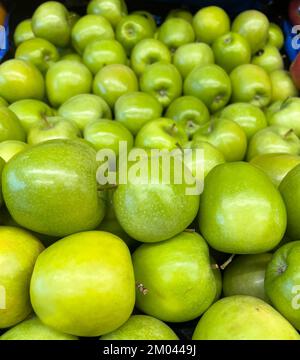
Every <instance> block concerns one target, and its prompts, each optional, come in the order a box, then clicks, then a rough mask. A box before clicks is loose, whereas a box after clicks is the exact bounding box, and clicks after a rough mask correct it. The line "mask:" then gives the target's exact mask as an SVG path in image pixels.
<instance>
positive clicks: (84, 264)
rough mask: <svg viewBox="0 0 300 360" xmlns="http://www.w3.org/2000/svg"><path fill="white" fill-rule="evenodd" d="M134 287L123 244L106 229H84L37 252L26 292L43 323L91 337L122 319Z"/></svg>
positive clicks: (130, 305) (129, 309)
mask: <svg viewBox="0 0 300 360" xmlns="http://www.w3.org/2000/svg"><path fill="white" fill-rule="evenodd" d="M81 210H82V209H81ZM41 284H43V286H41ZM134 288H135V282H134V273H133V267H132V262H131V257H130V253H129V250H128V248H127V246H126V244H125V243H124V242H123V241H122V240H121V239H120V238H118V237H117V236H115V235H112V234H110V233H106V232H102V231H90V232H83V233H78V234H73V235H70V236H68V237H66V238H64V239H62V240H60V241H58V242H56V243H55V244H53V245H51V246H50V247H49V248H47V249H46V250H45V251H44V252H43V254H42V255H41V256H39V258H38V260H37V262H36V265H35V268H34V271H33V274H32V279H31V286H30V296H31V303H32V306H33V308H34V311H35V313H36V314H37V316H38V317H39V318H40V319H41V321H42V322H43V323H44V324H45V325H47V326H50V327H52V328H54V329H56V330H58V331H62V332H64V333H67V334H72V335H77V336H89V337H91V336H100V335H103V334H106V333H109V332H111V331H114V330H116V329H117V328H119V327H120V326H122V325H123V324H124V323H125V322H126V321H127V320H128V318H129V317H130V315H131V313H132V310H133V306H134V300H135V294H134V291H135V290H134ZM99 309H101V311H99Z"/></svg>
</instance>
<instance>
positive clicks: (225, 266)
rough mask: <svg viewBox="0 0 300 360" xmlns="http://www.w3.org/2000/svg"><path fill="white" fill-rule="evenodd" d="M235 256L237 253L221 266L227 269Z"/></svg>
mask: <svg viewBox="0 0 300 360" xmlns="http://www.w3.org/2000/svg"><path fill="white" fill-rule="evenodd" d="M234 257H235V254H232V255H231V256H230V258H229V259H227V260H226V261H225V262H224V264H222V265H221V266H220V268H221V269H222V270H225V269H226V268H227V266H228V265H229V264H230V263H231V262H232V260H233V258H234Z"/></svg>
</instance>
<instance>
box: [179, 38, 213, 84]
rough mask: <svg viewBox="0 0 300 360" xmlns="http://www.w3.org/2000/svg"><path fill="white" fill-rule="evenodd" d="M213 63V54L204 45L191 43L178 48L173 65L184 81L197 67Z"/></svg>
mask: <svg viewBox="0 0 300 360" xmlns="http://www.w3.org/2000/svg"><path fill="white" fill-rule="evenodd" d="M213 63H214V53H213V51H212V49H211V48H210V47H209V46H208V45H207V44H205V43H191V44H185V45H182V46H180V47H179V48H178V49H177V50H176V51H175V53H174V56H173V64H174V65H175V66H176V67H177V69H178V70H179V72H180V73H181V75H182V77H183V78H184V79H185V78H186V77H187V76H188V74H189V73H190V72H191V71H192V70H193V69H195V68H196V67H197V66H205V65H210V64H213Z"/></svg>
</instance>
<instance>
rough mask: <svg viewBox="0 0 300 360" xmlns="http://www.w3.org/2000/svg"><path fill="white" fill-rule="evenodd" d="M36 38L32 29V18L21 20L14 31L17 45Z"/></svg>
mask: <svg viewBox="0 0 300 360" xmlns="http://www.w3.org/2000/svg"><path fill="white" fill-rule="evenodd" d="M33 38H34V33H33V31H32V26H31V19H25V20H23V21H21V22H20V23H19V24H18V25H17V27H16V29H15V32H14V43H15V46H16V47H17V46H19V45H20V44H21V43H22V42H23V41H26V40H30V39H33Z"/></svg>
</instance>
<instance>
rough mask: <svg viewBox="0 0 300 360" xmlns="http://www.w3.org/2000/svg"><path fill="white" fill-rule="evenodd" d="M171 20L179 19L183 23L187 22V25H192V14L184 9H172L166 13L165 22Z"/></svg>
mask: <svg viewBox="0 0 300 360" xmlns="http://www.w3.org/2000/svg"><path fill="white" fill-rule="evenodd" d="M172 18H180V19H184V20H185V21H188V22H189V23H192V21H193V14H192V13H191V12H190V11H188V10H185V9H172V10H170V11H169V12H168V15H167V17H166V20H168V19H172Z"/></svg>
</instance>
